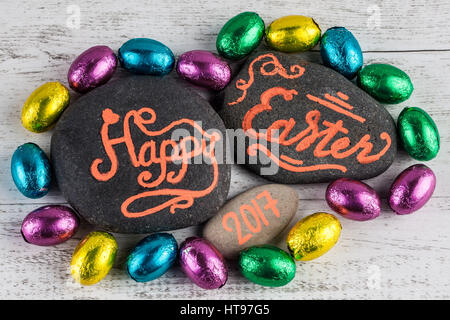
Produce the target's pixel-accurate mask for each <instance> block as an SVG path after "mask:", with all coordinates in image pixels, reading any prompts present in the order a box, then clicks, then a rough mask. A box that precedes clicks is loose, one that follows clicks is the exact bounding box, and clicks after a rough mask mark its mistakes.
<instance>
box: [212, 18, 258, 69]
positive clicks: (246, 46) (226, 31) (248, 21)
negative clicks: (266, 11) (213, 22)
mask: <svg viewBox="0 0 450 320" xmlns="http://www.w3.org/2000/svg"><path fill="white" fill-rule="evenodd" d="M263 35H264V21H263V20H262V19H261V17H260V16H259V15H258V14H257V13H255V12H242V13H240V14H238V15H237V16H234V17H233V18H231V19H230V20H228V22H227V23H225V25H224V26H223V27H222V29H221V30H220V32H219V35H218V36H217V41H216V47H217V51H218V52H219V54H220V55H221V56H223V57H225V58H227V59H232V60H239V59H241V58H243V57H245V56H247V55H248V54H249V53H250V52H252V51H253V49H255V48H256V47H257V46H258V44H259V43H260V42H261V39H262V37H263Z"/></svg>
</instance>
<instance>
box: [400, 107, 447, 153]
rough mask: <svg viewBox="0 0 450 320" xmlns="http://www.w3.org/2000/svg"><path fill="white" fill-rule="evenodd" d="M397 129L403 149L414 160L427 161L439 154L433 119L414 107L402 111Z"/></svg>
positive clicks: (436, 131)
mask: <svg viewBox="0 0 450 320" xmlns="http://www.w3.org/2000/svg"><path fill="white" fill-rule="evenodd" d="M397 128H398V133H399V136H400V140H401V141H402V145H403V148H404V149H405V150H406V152H408V154H409V155H410V156H411V157H413V158H414V159H416V160H420V161H428V160H431V159H433V158H435V157H436V156H437V154H438V152H439V148H440V139H439V131H438V129H437V127H436V124H435V123H434V121H433V119H432V118H431V117H430V116H429V115H428V113H426V112H425V111H424V110H422V109H420V108H416V107H411V108H405V109H403V110H402V112H401V113H400V115H399V116H398V120H397Z"/></svg>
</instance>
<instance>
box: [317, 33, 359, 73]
mask: <svg viewBox="0 0 450 320" xmlns="http://www.w3.org/2000/svg"><path fill="white" fill-rule="evenodd" d="M320 55H321V56H322V60H323V64H324V65H326V66H327V67H329V68H331V69H334V70H336V71H337V72H339V73H340V74H342V75H343V76H345V77H347V78H348V79H353V78H354V77H355V76H356V74H357V73H358V71H359V70H360V69H361V67H362V65H363V54H362V51H361V47H360V46H359V43H358V40H356V38H355V37H354V36H353V34H352V33H351V32H350V31H348V30H347V29H346V28H344V27H334V28H330V29H328V30H327V31H326V32H325V33H324V34H323V36H322V39H321V40H320Z"/></svg>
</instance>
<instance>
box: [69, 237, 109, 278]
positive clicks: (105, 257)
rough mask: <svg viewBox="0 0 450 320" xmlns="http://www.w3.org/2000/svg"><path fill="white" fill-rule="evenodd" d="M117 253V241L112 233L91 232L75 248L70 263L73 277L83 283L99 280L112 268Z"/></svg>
mask: <svg viewBox="0 0 450 320" xmlns="http://www.w3.org/2000/svg"><path fill="white" fill-rule="evenodd" d="M116 253H117V242H116V239H114V237H113V236H112V235H111V234H109V233H107V232H101V231H94V232H91V233H90V234H88V235H87V236H86V237H85V238H84V239H83V240H82V241H81V242H80V243H79V244H78V246H77V247H76V248H75V251H74V253H73V256H72V262H71V263H70V272H71V274H72V277H73V278H74V279H75V280H76V281H77V282H79V283H81V284H83V285H92V284H95V283H97V282H99V281H100V280H102V279H103V278H104V277H105V276H106V275H107V274H108V272H109V270H111V268H112V266H113V264H114V260H115V258H116Z"/></svg>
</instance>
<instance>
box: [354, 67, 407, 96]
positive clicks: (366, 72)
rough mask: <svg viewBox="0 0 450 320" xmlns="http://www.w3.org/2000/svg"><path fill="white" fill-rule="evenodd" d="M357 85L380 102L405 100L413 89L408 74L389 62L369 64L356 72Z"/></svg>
mask: <svg viewBox="0 0 450 320" xmlns="http://www.w3.org/2000/svg"><path fill="white" fill-rule="evenodd" d="M357 83H358V86H359V87H360V88H361V89H363V90H364V91H366V92H367V93H368V94H370V95H371V96H372V97H374V98H375V99H376V100H378V101H380V102H382V103H390V104H396V103H400V102H403V101H405V100H407V99H408V98H409V97H410V96H411V94H412V92H413V90H414V87H413V84H412V82H411V79H410V78H409V76H408V75H407V74H406V73H405V72H403V71H402V70H400V69H399V68H396V67H394V66H391V65H389V64H382V63H374V64H369V65H367V66H365V67H364V68H362V69H361V70H360V71H359V72H358V78H357Z"/></svg>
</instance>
